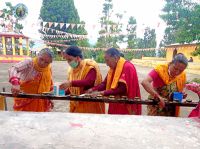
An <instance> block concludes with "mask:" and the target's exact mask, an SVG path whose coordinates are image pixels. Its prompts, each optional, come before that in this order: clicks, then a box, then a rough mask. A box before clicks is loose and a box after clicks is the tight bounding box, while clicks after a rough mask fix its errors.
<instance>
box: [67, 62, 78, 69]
mask: <svg viewBox="0 0 200 149" xmlns="http://www.w3.org/2000/svg"><path fill="white" fill-rule="evenodd" d="M69 65H70V66H71V67H72V68H76V67H77V66H78V62H76V61H71V62H69Z"/></svg>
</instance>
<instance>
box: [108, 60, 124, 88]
mask: <svg viewBox="0 0 200 149" xmlns="http://www.w3.org/2000/svg"><path fill="white" fill-rule="evenodd" d="M125 62H126V60H125V59H124V58H122V57H120V59H119V60H118V62H117V66H116V69H115V70H113V69H110V70H109V71H108V75H107V83H106V90H108V89H115V88H116V87H117V85H118V82H119V79H120V76H121V73H122V70H123V66H124V63H125ZM113 73H114V74H113Z"/></svg>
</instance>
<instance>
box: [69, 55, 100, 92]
mask: <svg viewBox="0 0 200 149" xmlns="http://www.w3.org/2000/svg"><path fill="white" fill-rule="evenodd" d="M92 68H94V69H95V70H96V80H95V84H94V86H96V85H98V84H100V83H101V81H102V76H101V73H100V69H99V67H98V65H97V63H96V62H95V61H94V60H91V59H84V60H82V61H81V62H80V64H79V66H78V67H77V68H75V69H72V68H70V70H69V72H68V80H69V81H73V80H82V79H84V78H85V77H86V76H87V74H88V72H89V71H90V70H91V69H92ZM69 90H70V93H71V94H73V95H80V94H81V93H82V91H83V88H82V87H70V88H69Z"/></svg>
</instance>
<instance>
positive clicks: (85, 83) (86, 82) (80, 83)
mask: <svg viewBox="0 0 200 149" xmlns="http://www.w3.org/2000/svg"><path fill="white" fill-rule="evenodd" d="M95 78H96V70H95V69H91V70H90V71H89V72H88V74H87V76H86V77H85V79H82V80H74V81H72V86H73V87H84V90H87V89H89V88H91V87H93V86H94V83H95Z"/></svg>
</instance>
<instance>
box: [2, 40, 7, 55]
mask: <svg viewBox="0 0 200 149" xmlns="http://www.w3.org/2000/svg"><path fill="white" fill-rule="evenodd" d="M2 44H3V55H6V40H5V37H4V36H2Z"/></svg>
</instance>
